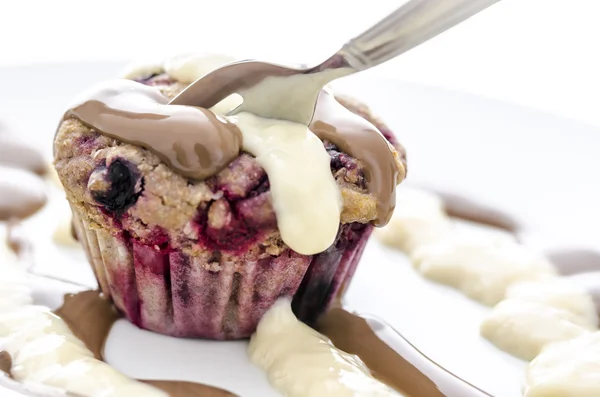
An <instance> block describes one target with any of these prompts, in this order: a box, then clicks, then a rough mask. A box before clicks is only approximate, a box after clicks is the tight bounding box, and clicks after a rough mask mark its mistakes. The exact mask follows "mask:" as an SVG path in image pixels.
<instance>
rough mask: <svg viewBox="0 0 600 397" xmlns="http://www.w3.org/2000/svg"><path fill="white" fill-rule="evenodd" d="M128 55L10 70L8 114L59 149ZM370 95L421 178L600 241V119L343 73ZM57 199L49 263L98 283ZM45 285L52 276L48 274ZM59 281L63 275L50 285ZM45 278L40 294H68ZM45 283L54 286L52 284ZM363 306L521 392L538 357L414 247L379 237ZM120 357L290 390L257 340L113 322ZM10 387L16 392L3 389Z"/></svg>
mask: <svg viewBox="0 0 600 397" xmlns="http://www.w3.org/2000/svg"><path fill="white" fill-rule="evenodd" d="M121 66H122V65H120V64H100V63H93V64H57V65H37V66H36V65H34V66H25V67H20V68H3V69H0V76H2V77H0V79H1V80H2V82H1V84H0V87H1V91H0V119H3V118H4V119H9V120H10V121H12V124H14V125H15V127H18V128H19V129H20V130H21V131H22V133H23V134H24V135H26V136H30V137H31V139H32V140H33V141H35V142H36V144H38V145H39V146H40V147H41V148H43V149H44V150H45V153H46V154H47V155H48V157H50V154H51V142H52V137H53V133H54V128H55V127H56V125H57V122H58V121H59V119H60V116H61V112H62V111H64V110H65V106H66V105H67V103H68V102H69V100H70V99H71V98H72V97H73V95H75V94H76V93H78V92H79V91H81V90H83V89H85V88H86V87H87V86H89V85H90V84H91V83H94V82H96V81H98V80H101V79H106V78H112V77H114V76H115V75H116V73H117V72H118V71H119V69H120V68H121ZM336 85H337V86H338V87H339V88H340V89H341V90H343V91H345V92H347V93H349V94H352V95H354V96H356V97H358V98H360V99H361V100H364V101H365V102H366V103H368V104H369V105H370V106H371V107H372V108H373V109H374V110H375V111H376V112H377V113H379V114H380V115H381V116H383V118H384V120H385V121H386V122H387V123H388V124H389V125H390V126H391V127H392V129H393V130H394V131H395V132H396V134H397V135H398V136H399V138H400V140H401V141H402V142H403V143H404V144H405V145H406V147H407V149H408V153H409V181H411V182H416V183H425V184H428V185H433V186H436V187H441V188H447V189H450V190H454V191H462V192H464V193H467V194H469V195H472V196H474V197H476V198H478V199H480V200H481V201H483V202H487V203H490V204H493V205H495V206H497V207H500V208H502V209H505V210H507V211H508V212H510V213H512V214H515V215H516V216H517V217H518V218H520V219H521V220H523V222H524V223H525V225H526V226H527V227H528V228H529V229H530V230H532V231H533V234H532V236H533V237H532V238H531V239H530V240H531V241H530V242H531V243H532V244H533V243H540V244H543V245H556V244H562V245H568V246H584V247H592V246H593V245H594V244H597V243H598V240H599V239H600V205H598V203H600V184H598V183H596V182H595V181H596V180H597V175H598V171H600V160H599V159H598V157H597V152H598V150H599V149H600V131H599V130H597V129H594V128H592V127H588V126H586V125H583V124H579V123H577V122H574V121H570V120H567V119H563V118H559V117H555V116H552V115H548V114H542V113H537V112H533V111H530V110H527V109H523V108H518V107H515V106H511V105H507V104H503V103H500V102H496V101H491V100H485V99H481V98H477V97H472V96H468V95H464V94H460V93H456V92H451V91H443V90H439V89H435V88H428V87H423V86H418V85H412V84H406V83H402V82H398V81H390V80H373V79H366V78H361V77H360V76H356V77H353V78H349V79H347V80H344V81H340V82H339V83H337V84H336ZM53 196H54V198H55V200H52V203H51V205H50V206H49V207H47V208H46V209H44V211H42V212H41V213H40V214H38V215H36V216H35V217H33V218H32V219H30V220H29V221H28V222H27V227H28V230H31V233H35V234H36V235H37V236H39V237H38V240H46V243H44V244H42V245H39V246H38V248H37V251H36V255H37V257H38V260H39V268H38V270H39V271H48V272H53V273H55V274H60V275H61V276H63V277H71V278H76V279H78V280H80V281H82V282H86V283H92V284H93V278H92V276H91V272H90V271H89V269H88V267H87V265H86V263H85V260H84V257H83V255H82V253H81V252H80V251H78V250H76V249H75V250H65V249H58V248H56V247H55V246H54V245H53V244H52V243H51V242H50V236H51V234H52V232H53V230H54V227H55V225H56V223H57V222H58V221H59V220H60V218H61V217H62V216H63V215H64V214H65V213H68V209H67V207H66V205H65V203H64V202H62V200H61V199H60V193H59V192H58V191H55V192H53ZM41 287H44V286H41ZM46 287H49V286H46ZM42 289H44V288H40V290H39V291H38V292H39V294H38V299H39V300H40V302H42V303H45V304H48V305H51V306H55V305H57V304H58V303H59V301H60V298H59V295H57V294H52V293H50V292H48V290H47V288H46V290H45V291H42ZM42 292H44V293H42ZM347 306H348V307H349V308H350V309H352V310H357V311H359V312H363V313H371V314H374V315H377V316H379V317H381V318H383V319H385V320H386V321H388V322H389V323H390V324H391V325H392V326H394V327H395V328H396V329H397V330H399V331H400V332H401V333H402V334H404V335H405V336H406V337H407V338H408V339H409V340H410V341H412V342H413V343H414V344H415V345H416V346H417V347H418V348H419V349H421V350H422V351H423V352H424V353H425V354H427V355H428V356H429V357H431V358H432V359H434V360H435V361H437V362H439V363H440V364H441V365H442V366H444V367H446V368H448V369H449V370H451V371H452V372H454V373H456V374H457V375H459V376H461V377H463V378H464V379H466V380H467V381H469V382H470V383H472V384H474V385H476V386H478V387H480V388H482V389H483V390H485V391H487V392H488V393H490V394H492V395H494V396H502V397H517V396H520V395H521V393H520V386H521V377H522V371H523V369H524V366H525V363H524V362H522V361H520V360H517V359H514V358H512V357H510V356H508V355H506V354H504V353H502V352H500V351H498V350H497V349H495V348H494V347H493V346H491V345H490V344H489V343H487V342H486V341H484V340H482V338H480V336H479V334H478V328H479V322H480V320H481V318H482V316H483V315H484V313H485V312H486V311H487V310H489V309H487V308H485V307H483V306H480V305H478V304H476V303H474V302H472V301H470V300H468V299H467V298H465V297H463V296H462V295H460V294H458V293H456V292H455V291H453V290H450V289H448V288H445V287H443V286H439V285H436V284H434V283H431V282H429V281H427V280H424V279H422V278H420V277H419V276H418V275H417V274H416V273H414V272H413V270H412V268H411V266H410V264H409V263H408V261H407V259H406V258H405V257H404V256H403V255H402V254H400V253H398V252H395V251H392V250H389V249H386V248H384V247H382V246H380V245H379V244H378V243H377V241H371V242H370V244H369V246H368V248H367V250H366V252H365V254H364V257H363V260H362V263H361V266H360V267H359V270H358V271H357V273H356V276H355V279H354V281H353V283H352V286H351V288H350V290H349V292H348V295H347ZM106 355H107V359H108V361H109V362H110V363H111V364H113V365H114V366H115V367H116V368H118V369H120V370H122V371H123V372H125V373H127V374H128V375H131V376H135V377H140V378H161V379H181V380H192V381H199V382H204V383H208V384H212V385H215V386H220V387H223V388H226V389H228V390H231V391H232V392H234V393H237V394H239V395H241V396H243V397H252V396H261V397H269V396H278V395H279V394H278V393H277V392H275V391H274V390H273V389H272V388H271V387H270V386H269V385H268V383H267V381H266V378H265V375H264V374H263V373H262V372H261V371H260V370H258V369H257V368H255V367H253V366H252V365H251V364H250V363H249V362H248V361H247V358H246V354H245V342H208V341H200V340H181V339H174V338H169V337H164V336H161V335H157V334H153V333H150V332H146V331H141V330H138V329H137V328H135V327H134V326H132V325H130V324H129V323H127V322H126V321H120V322H118V323H117V324H116V326H115V327H114V328H113V331H112V332H111V334H110V336H109V340H108V343H107V346H106ZM3 395H4V394H3Z"/></svg>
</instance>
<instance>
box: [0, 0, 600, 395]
mask: <svg viewBox="0 0 600 397" xmlns="http://www.w3.org/2000/svg"><path fill="white" fill-rule="evenodd" d="M440 1H452V0H440ZM402 2H403V1H402V0H371V1H368V2H367V1H356V2H352V1H349V0H294V1H285V0H273V1H271V0H254V1H251V0H240V1H234V0H229V1H225V0H211V1H209V0H190V1H183V0H169V1H166V0H164V1H150V0H147V1H126V0H120V1H116V0H104V1H97V2H96V1H82V0H78V1H77V0H51V1H50V0H37V1H36V0H18V1H16V0H14V1H13V0H0V65H2V64H20V63H31V62H63V61H91V60H127V59H131V58H140V57H145V56H149V55H157V54H159V55H162V54H169V53H177V52H179V51H194V50H199V51H203V50H220V51H224V52H232V53H235V54H241V55H244V56H250V57H268V58H270V59H276V60H277V59H278V60H282V61H283V60H289V61H303V62H310V61H315V62H316V61H318V60H320V59H323V58H325V57H327V56H328V55H329V54H330V53H332V52H333V51H335V50H336V49H337V48H338V47H339V46H340V45H341V44H342V43H343V42H344V41H346V40H347V39H348V38H350V37H352V36H354V35H356V34H358V33H360V32H361V31H362V30H363V29H365V28H367V27H368V26H369V25H370V24H372V23H374V22H376V21H377V20H378V19H379V18H381V17H383V16H384V15H385V14H386V13H387V12H389V11H391V10H392V9H394V8H395V7H396V6H398V5H399V4H400V3H402ZM599 16H600V0H502V1H501V2H500V3H499V4H497V5H495V6H493V7H492V8H490V9H489V10H487V11H485V12H484V13H482V14H480V15H478V16H476V17H474V18H473V19H471V20H469V21H467V22H465V23H464V24H463V25H461V26H459V27H456V28H454V29H453V30H452V31H449V32H447V33H446V34H443V35H442V36H440V37H438V38H436V39H434V40H432V41H431V42H429V43H426V44H425V45H423V46H421V47H419V48H417V49H415V50H413V51H411V52H409V53H407V54H405V55H403V56H402V57H400V58H398V59H396V60H394V61H391V62H390V63H388V64H386V65H384V66H381V67H380V68H378V69H377V70H374V71H372V73H381V74H385V75H388V76H394V77H397V78H399V79H402V80H407V81H412V82H419V83H424V84H428V85H435V86H443V87H446V88H452V89H457V90H461V91H466V92H471V93H476V94H479V95H484V96H488V97H495V98H499V99H502V100H506V101H509V102H514V103H519V104H522V105H525V106H530V107H535V108H538V109H542V110H546V111H551V112H554V113H559V114H563V115H566V116H570V117H573V118H577V119H580V120H583V121H587V122H590V123H595V124H598V125H600V111H598V107H599V104H600V100H599V99H600V94H599V92H600V58H599V57H598V52H599V50H600V44H599V41H600V23H599V22H598V18H599ZM9 78H10V76H6V75H2V74H1V73H0V89H1V87H2V81H3V79H9ZM7 393H8V392H7V391H2V395H3V396H8V394H7Z"/></svg>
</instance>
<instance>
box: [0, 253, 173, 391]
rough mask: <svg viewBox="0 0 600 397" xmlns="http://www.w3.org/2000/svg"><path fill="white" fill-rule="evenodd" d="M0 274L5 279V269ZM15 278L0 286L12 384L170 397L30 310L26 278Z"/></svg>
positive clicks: (0, 266) (1, 335)
mask: <svg viewBox="0 0 600 397" xmlns="http://www.w3.org/2000/svg"><path fill="white" fill-rule="evenodd" d="M0 271H2V273H3V276H5V275H6V274H8V273H9V270H8V269H7V267H6V263H0ZM17 273H18V272H14V273H12V274H13V275H14V277H12V278H5V279H3V280H2V281H0V299H1V302H2V303H3V304H2V305H0V350H5V351H6V352H7V353H9V354H10V356H11V358H12V369H11V374H12V376H13V378H14V380H16V381H19V382H21V383H23V384H24V385H45V386H50V387H54V388H57V389H59V390H65V391H68V392H71V393H76V394H77V395H81V396H90V397H109V396H110V397H128V396H133V395H137V396H147V397H168V395H167V394H166V393H164V392H162V391H160V390H158V389H155V388H154V387H151V386H149V385H145V384H143V383H141V382H137V381H135V380H133V379H130V378H128V377H126V376H125V375H123V374H121V373H120V372H118V371H117V370H116V369H114V368H112V367H111V366H110V365H108V364H106V363H104V362H102V361H99V360H96V359H95V358H94V357H93V354H92V353H91V352H90V351H89V350H88V349H87V348H86V347H85V346H84V344H83V342H81V341H80V340H79V339H77V338H76V337H75V336H74V335H73V333H72V332H71V330H70V329H69V327H68V326H67V325H66V324H65V322H64V321H63V320H62V319H60V318H59V317H57V316H56V315H54V314H53V313H52V312H50V310H49V309H48V308H45V307H41V306H33V305H31V301H32V299H31V291H30V290H29V288H28V287H27V285H26V282H25V275H23V274H21V277H20V278H19V277H17V276H18V275H17Z"/></svg>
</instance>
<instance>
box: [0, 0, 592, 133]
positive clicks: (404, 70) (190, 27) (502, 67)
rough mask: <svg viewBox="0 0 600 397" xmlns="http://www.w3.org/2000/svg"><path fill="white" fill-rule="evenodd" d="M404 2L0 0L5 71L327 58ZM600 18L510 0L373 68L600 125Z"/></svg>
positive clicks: (579, 3)
mask: <svg viewBox="0 0 600 397" xmlns="http://www.w3.org/2000/svg"><path fill="white" fill-rule="evenodd" d="M439 1H452V0H439ZM403 2H404V0H371V1H368V2H367V1H356V2H353V1H348V0H301V1H285V0H254V1H251V0H239V1H235V0H229V1H225V0H210V1H209V0H189V1H184V0H170V1H166V0H163V1H149V0H146V1H127V0H119V1H116V0H104V1H97V2H96V1H80V0H79V1H77V0H52V1H47V0H37V1H36V0H19V1H10V0H1V1H0V64H2V63H11V64H14V63H22V62H45V61H53V62H56V61H67V60H69V61H73V60H78V61H79V60H100V59H102V60H108V59H111V60H112V59H119V60H120V59H129V58H137V57H139V56H144V55H147V54H162V53H169V52H178V51H182V50H184V51H185V50H187V51H189V50H201V51H202V50H205V49H221V50H223V51H229V52H235V53H240V54H242V55H246V56H253V57H261V56H265V57H269V58H272V59H280V60H290V61H292V60H293V61H311V60H314V61H318V60H319V59H322V58H324V57H326V56H327V55H328V54H329V53H331V52H332V51H334V50H336V49H337V47H338V46H340V45H341V44H342V43H343V42H344V41H346V40H347V39H348V38H350V37H352V36H353V35H355V34H358V33H360V32H361V31H362V30H363V29H364V28H366V27H368V26H369V25H370V24H372V23H373V22H375V21H377V20H378V19H379V18H380V17H382V16H384V15H385V14H386V13H387V12H389V11H391V10H392V9H394V8H395V7H397V6H398V5H399V4H401V3H403ZM599 15H600V1H598V0H502V1H501V2H500V3H499V4H496V5H494V6H493V7H492V8H490V9H488V10H486V11H485V12H484V13H482V14H480V15H478V16H476V17H474V18H473V19H471V20H469V21H467V22H465V23H464V24H463V25H461V26H459V27H457V28H454V29H453V30H452V31H449V32H447V33H446V34H444V35H442V36H440V37H438V38H436V39H434V40H432V41H431V42H429V43H426V44H425V45H423V46H422V47H420V48H417V49H415V50H413V51H411V52H409V53H407V54H405V55H404V56H402V57H400V58H398V59H396V60H394V61H392V62H390V63H389V64H386V65H384V66H382V67H380V68H378V70H377V71H374V72H373V73H382V74H388V75H392V76H396V77H398V78H400V79H404V80H408V81H414V82H421V83H426V84H430V85H440V86H444V87H449V88H454V89H458V90H462V91H467V92H473V93H477V94H481V95H485V96H490V97H496V98H500V99H503V100H507V101H510V102H516V103H519V104H524V105H527V106H533V107H536V108H540V109H543V110H548V111H552V112H557V113H562V114H565V115H568V116H571V117H574V118H578V119H581V120H585V121H589V122H594V123H597V124H600V112H598V111H597V107H598V104H599V103H600V100H599V99H600V94H599V92H600V76H599V72H600V58H599V57H598V51H599V48H600V45H599V43H598V42H599V41H600V23H598V17H599ZM3 78H9V77H8V76H1V75H0V82H1V79H3Z"/></svg>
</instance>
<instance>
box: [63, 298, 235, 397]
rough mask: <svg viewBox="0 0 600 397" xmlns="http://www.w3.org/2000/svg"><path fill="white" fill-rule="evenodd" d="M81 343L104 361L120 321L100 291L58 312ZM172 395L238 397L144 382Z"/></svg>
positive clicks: (173, 383)
mask: <svg viewBox="0 0 600 397" xmlns="http://www.w3.org/2000/svg"><path fill="white" fill-rule="evenodd" d="M55 313H56V315H58V316H59V317H61V318H62V319H63V320H64V322H65V323H66V324H67V325H68V326H69V328H70V329H71V331H72V332H73V334H74V335H75V336H76V337H78V338H79V339H81V340H82V341H83V343H85V345H86V346H87V348H88V349H90V351H91V352H92V353H93V354H94V357H96V358H97V359H98V360H104V355H103V351H104V344H105V343H106V339H107V338H108V334H109V332H110V329H111V328H112V326H113V324H114V323H115V322H116V321H117V320H118V319H119V318H120V315H119V313H117V311H116V310H115V308H114V306H113V305H112V303H111V302H110V301H109V300H107V299H105V298H104V297H103V296H102V294H100V293H99V292H98V291H84V292H80V293H78V294H68V295H65V299H64V303H63V305H62V306H61V307H60V308H59V309H57V310H56V311H55ZM140 382H144V383H148V384H150V385H152V386H154V387H157V388H159V389H161V390H164V391H165V392H167V393H169V395H170V396H171V397H196V396H197V397H235V394H233V393H230V392H228V391H226V390H223V389H220V388H218V387H214V386H208V385H204V384H200V383H194V382H184V381H170V380H143V379H141V380H140Z"/></svg>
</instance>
